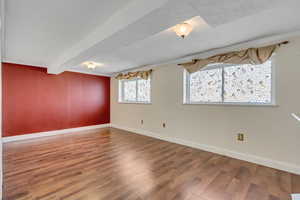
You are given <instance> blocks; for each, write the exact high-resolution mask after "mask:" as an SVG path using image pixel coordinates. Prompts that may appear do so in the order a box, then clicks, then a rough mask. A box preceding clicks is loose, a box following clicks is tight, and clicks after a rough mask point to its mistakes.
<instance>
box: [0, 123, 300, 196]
mask: <svg viewBox="0 0 300 200" xmlns="http://www.w3.org/2000/svg"><path fill="white" fill-rule="evenodd" d="M292 192H293V193H297V192H298V193H300V177H299V176H297V175H293V174H290V173H286V172H283V171H279V170H275V169H271V168H267V167H263V166H258V165H256V164H252V163H248V162H244V161H240V160H236V159H231V158H228V157H225V156H221V155H217V154H213V153H209V152H205V151H201V150H197V149H192V148H189V147H185V146H181V145H177V144H172V143H169V142H164V141H160V140H157V139H153V138H149V137H145V136H141V135H136V134H132V133H128V132H126V131H122V130H118V129H110V128H107V129H101V130H97V131H94V132H90V133H74V134H65V135H62V136H53V137H48V138H42V139H36V140H31V141H22V142H13V143H7V144H4V199H6V200H27V199H43V200H56V199H57V200H58V199H63V200H101V199H105V200H125V199H128V200H148V199H149V200H150V199H151V200H158V199H159V200H287V199H290V193H292Z"/></svg>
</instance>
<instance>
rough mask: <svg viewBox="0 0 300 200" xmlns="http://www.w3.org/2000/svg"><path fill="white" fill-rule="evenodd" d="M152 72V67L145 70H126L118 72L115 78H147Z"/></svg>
mask: <svg viewBox="0 0 300 200" xmlns="http://www.w3.org/2000/svg"><path fill="white" fill-rule="evenodd" d="M151 73H152V69H150V70H147V71H136V72H128V73H126V74H122V73H120V74H118V75H117V76H116V79H118V80H122V79H129V80H130V79H134V78H141V79H145V80H147V79H148V78H149V76H150V75H151Z"/></svg>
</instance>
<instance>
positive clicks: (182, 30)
mask: <svg viewBox="0 0 300 200" xmlns="http://www.w3.org/2000/svg"><path fill="white" fill-rule="evenodd" d="M192 30H193V27H192V26H191V25H190V24H189V23H186V22H185V23H181V24H177V25H176V26H175V27H174V31H175V33H176V34H177V35H178V36H180V37H182V38H185V37H186V36H187V35H188V34H190V33H191V32H192Z"/></svg>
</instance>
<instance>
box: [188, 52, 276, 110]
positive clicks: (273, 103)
mask: <svg viewBox="0 0 300 200" xmlns="http://www.w3.org/2000/svg"><path fill="white" fill-rule="evenodd" d="M231 66H235V65H232V64H222V63H220V64H215V65H210V66H207V67H205V68H204V69H201V71H205V70H211V69H216V68H223V69H224V68H226V67H231ZM271 73H272V74H271V102H270V103H259V102H224V99H223V98H224V97H223V94H224V70H222V102H205V101H203V102H190V93H189V92H190V88H189V87H190V84H189V81H190V73H189V72H188V71H186V70H185V69H184V70H183V104H186V105H232V106H278V104H277V102H276V99H277V98H276V92H275V91H276V85H275V84H276V81H275V80H276V64H275V58H274V56H272V58H271Z"/></svg>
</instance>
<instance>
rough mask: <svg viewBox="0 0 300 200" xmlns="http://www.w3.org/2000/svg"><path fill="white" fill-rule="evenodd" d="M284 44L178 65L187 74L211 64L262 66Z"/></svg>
mask: <svg viewBox="0 0 300 200" xmlns="http://www.w3.org/2000/svg"><path fill="white" fill-rule="evenodd" d="M286 43H287V42H283V43H279V44H274V45H270V46H265V47H259V48H249V49H246V50H242V51H234V52H230V53H225V54H220V55H216V56H212V57H209V58H205V59H195V60H193V61H192V62H188V63H182V64H179V65H180V66H182V67H184V68H185V69H186V70H187V71H188V72H190V73H193V72H196V71H199V70H200V69H202V68H203V67H205V66H206V65H208V64H212V63H228V64H254V65H255V64H262V63H264V62H266V61H267V60H268V59H269V58H270V57H271V56H272V54H273V53H274V52H275V51H276V49H277V48H278V47H279V46H280V45H281V44H286Z"/></svg>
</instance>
